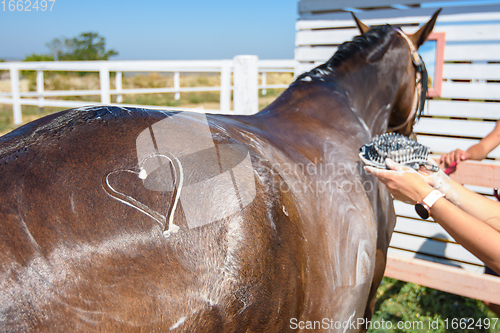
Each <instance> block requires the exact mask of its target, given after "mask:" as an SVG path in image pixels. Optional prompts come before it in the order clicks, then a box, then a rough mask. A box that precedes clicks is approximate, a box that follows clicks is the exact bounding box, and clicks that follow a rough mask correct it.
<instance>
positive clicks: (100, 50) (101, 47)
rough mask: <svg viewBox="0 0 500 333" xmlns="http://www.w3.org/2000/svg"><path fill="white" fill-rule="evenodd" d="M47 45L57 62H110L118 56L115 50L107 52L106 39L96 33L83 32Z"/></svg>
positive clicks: (55, 39)
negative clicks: (111, 58)
mask: <svg viewBox="0 0 500 333" xmlns="http://www.w3.org/2000/svg"><path fill="white" fill-rule="evenodd" d="M46 45H47V47H48V48H49V49H50V51H51V53H52V55H53V56H54V58H56V59H57V60H108V58H109V57H113V56H116V55H118V52H116V51H115V50H113V49H111V50H107V51H106V40H105V38H104V37H102V36H99V34H98V33H96V32H83V33H81V34H80V35H79V36H78V37H73V38H65V37H64V38H62V39H59V38H54V39H53V40H52V41H51V42H49V43H47V44H46Z"/></svg>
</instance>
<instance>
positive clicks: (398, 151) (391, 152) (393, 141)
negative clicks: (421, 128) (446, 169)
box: [359, 133, 439, 172]
mask: <svg viewBox="0 0 500 333" xmlns="http://www.w3.org/2000/svg"><path fill="white" fill-rule="evenodd" d="M428 156H429V148H428V147H426V146H424V145H421V144H420V143H418V142H417V141H415V140H411V139H409V138H407V137H406V136H404V135H401V134H398V133H386V134H382V135H377V136H375V138H373V140H372V141H371V142H370V143H368V144H366V145H364V146H363V147H361V149H360V153H359V157H360V158H361V160H363V162H364V163H365V164H366V165H369V166H373V167H375V168H379V169H386V165H385V159H386V158H390V159H391V160H393V161H394V162H396V163H401V164H403V165H406V166H407V167H410V168H413V169H415V170H418V169H419V168H420V166H424V167H425V168H426V169H427V170H429V171H434V172H437V171H438V170H439V167H438V166H436V165H434V164H432V163H429V161H428V160H427V157H428Z"/></svg>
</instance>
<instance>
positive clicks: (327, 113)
mask: <svg viewBox="0 0 500 333" xmlns="http://www.w3.org/2000/svg"><path fill="white" fill-rule="evenodd" d="M436 17H437V13H436V14H435V15H434V16H433V17H432V19H431V20H430V21H429V22H428V23H427V24H425V25H424V26H423V27H422V28H421V29H420V30H419V31H418V32H417V33H415V34H414V35H411V36H406V35H404V33H402V32H401V31H399V30H397V29H394V28H392V27H390V26H389V25H386V26H382V27H375V28H372V29H370V28H368V27H367V26H366V25H364V24H363V23H361V22H360V21H356V23H357V26H358V28H359V29H360V30H361V33H362V35H361V36H357V37H355V38H354V40H353V41H351V42H347V43H345V44H343V45H342V46H340V47H339V50H338V52H337V53H336V54H335V55H334V56H333V57H332V58H331V59H330V60H329V61H328V62H326V63H325V64H323V65H321V66H319V67H317V68H315V69H313V70H312V71H310V72H307V73H304V74H302V75H301V76H299V77H298V78H297V80H296V81H295V82H294V83H293V84H291V86H290V87H289V88H288V89H287V90H286V91H285V92H283V93H282V94H281V95H280V96H279V97H278V98H277V99H276V101H274V102H273V103H272V104H271V105H269V106H268V107H266V108H265V109H263V110H262V111H260V112H259V113H258V114H256V115H253V116H224V115H207V116H206V117H205V116H201V115H197V114H192V113H187V112H180V113H179V112H162V111H153V110H144V109H132V108H118V107H103V106H97V107H89V108H80V109H72V110H67V111H62V112H59V113H55V114H52V115H49V116H46V117H44V118H41V119H39V120H36V121H33V122H31V123H28V124H26V125H24V126H22V127H20V128H19V129H17V130H14V131H12V132H11V133H9V134H7V135H5V136H3V137H1V138H0V174H1V179H0V236H1V239H0V281H1V288H0V330H1V331H3V332H21V331H22V332H26V331H36V332H77V331H78V332H88V331H103V332H114V331H117V332H118V331H119V332H129V331H141V332H166V331H173V332H284V331H292V330H307V329H309V328H315V329H317V330H323V331H363V330H364V327H363V326H359V325H358V326H356V325H354V326H353V325H352V324H351V325H346V323H350V322H356V321H358V320H360V319H363V318H368V319H369V318H370V317H371V314H372V311H373V305H374V301H375V296H376V295H375V294H376V290H377V287H378V285H379V283H380V281H381V279H382V276H383V272H384V268H385V258H386V253H387V247H388V244H389V241H390V237H391V234H392V230H393V227H394V223H395V214H394V209H393V204H392V199H391V197H390V195H389V193H388V191H387V190H386V188H385V187H383V186H380V185H379V184H378V182H377V181H376V179H374V178H373V177H372V176H370V175H367V174H365V173H364V171H363V169H362V166H361V165H360V161H359V159H358V151H359V148H360V147H361V146H362V145H363V144H365V143H367V142H369V141H370V139H371V138H372V136H374V135H376V134H382V133H384V132H386V131H387V130H388V129H389V130H390V129H393V130H396V131H398V132H400V133H402V134H405V135H410V134H411V133H412V125H413V120H414V118H415V115H416V113H417V112H416V109H417V105H418V101H416V99H418V98H419V97H418V95H419V94H418V93H416V92H418V91H419V83H418V82H417V81H418V80H416V77H418V74H419V73H418V71H417V68H416V66H415V64H414V60H412V56H413V55H414V53H415V49H417V48H418V47H419V46H420V45H421V44H422V43H423V42H424V40H425V39H426V37H427V36H428V34H429V33H430V32H431V30H432V28H433V26H434V23H435V20H436ZM412 53H413V54H412ZM424 90H425V89H424ZM202 218H203V219H204V220H203V221H204V222H200V221H201V220H200V219H202Z"/></svg>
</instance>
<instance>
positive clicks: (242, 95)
mask: <svg viewBox="0 0 500 333" xmlns="http://www.w3.org/2000/svg"><path fill="white" fill-rule="evenodd" d="M233 61H234V112H235V113H236V114H255V113H257V112H258V111H259V67H258V62H259V58H258V57H257V56H254V55H240V56H236V57H234V58H233Z"/></svg>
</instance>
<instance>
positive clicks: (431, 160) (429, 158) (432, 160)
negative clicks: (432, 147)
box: [427, 156, 442, 166]
mask: <svg viewBox="0 0 500 333" xmlns="http://www.w3.org/2000/svg"><path fill="white" fill-rule="evenodd" d="M441 157H442V156H441ZM427 162H429V163H430V164H432V165H435V166H439V165H438V164H437V162H436V161H435V160H434V159H433V158H432V157H430V156H429V157H427Z"/></svg>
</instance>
